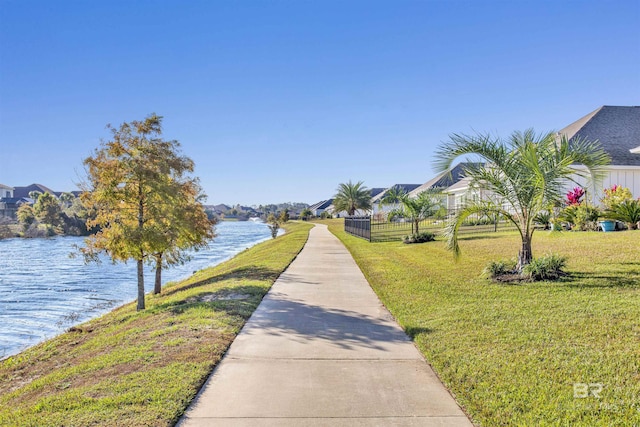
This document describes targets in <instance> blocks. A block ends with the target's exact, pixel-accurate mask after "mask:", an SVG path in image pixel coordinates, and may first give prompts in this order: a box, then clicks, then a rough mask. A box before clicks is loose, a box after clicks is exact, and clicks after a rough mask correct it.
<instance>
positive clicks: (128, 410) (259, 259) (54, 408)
mask: <svg viewBox="0 0 640 427" xmlns="http://www.w3.org/2000/svg"><path fill="white" fill-rule="evenodd" d="M309 228H310V225H308V224H302V223H293V224H289V225H287V226H286V229H287V234H285V235H284V236H281V237H279V238H278V239H275V240H269V241H267V242H264V243H261V244H259V245H257V246H255V247H253V248H251V249H248V250H246V251H244V252H242V253H241V254H239V255H238V256H236V257H235V258H233V259H232V260H230V261H227V262H225V263H223V264H221V265H219V266H217V267H213V268H210V269H206V270H202V271H200V272H198V273H196V274H195V275H194V276H192V277H191V278H189V279H188V280H185V281H183V282H180V283H177V284H171V285H169V286H167V287H166V288H164V289H163V293H162V295H160V296H148V297H147V307H148V308H147V310H145V311H143V312H136V310H135V304H133V303H132V304H127V305H125V306H123V307H121V308H119V309H117V310H115V311H113V312H111V313H109V314H107V315H105V316H102V317H100V318H98V319H95V320H93V321H90V322H87V323H84V324H82V325H80V326H78V327H75V328H72V330H71V331H69V332H67V333H64V334H62V335H60V336H58V337H56V338H54V339H51V340H49V341H46V342H44V343H42V344H40V345H37V346H35V347H33V348H30V349H28V350H26V351H24V352H23V353H21V354H19V355H16V356H14V357H10V358H8V359H6V360H5V361H3V362H0V425H3V426H4V425H10V426H62V425H64V426H89V425H92V426H97V425H104V426H113V425H118V426H163V425H173V423H174V422H175V421H176V420H177V419H178V417H180V415H181V414H182V413H183V411H184V410H185V408H186V407H187V405H188V404H189V402H190V401H191V400H192V399H193V397H194V396H195V395H196V393H197V392H198V390H199V388H200V386H201V385H202V384H203V382H204V381H205V380H206V378H207V376H208V375H209V373H210V372H211V370H212V369H213V367H214V366H215V365H216V364H217V363H218V361H219V360H220V359H221V357H222V355H223V354H224V353H225V351H226V349H227V347H228V346H229V344H230V343H231V342H232V341H233V339H234V337H235V336H236V335H237V333H238V332H239V331H240V329H241V328H242V326H243V325H244V323H245V321H246V320H247V319H248V318H249V316H250V315H251V313H252V312H253V311H254V310H255V308H256V307H257V305H258V304H259V303H260V301H261V300H262V297H263V295H264V294H265V293H266V292H267V291H268V289H269V287H270V286H271V285H272V283H273V282H274V281H275V279H276V278H277V277H278V276H279V275H280V273H281V272H282V271H283V270H284V269H285V268H286V267H287V266H288V265H289V264H290V263H291V261H292V260H293V259H294V258H295V256H296V255H297V254H298V252H299V251H300V250H301V249H302V247H303V245H304V243H305V242H306V239H307V236H308V230H309Z"/></svg>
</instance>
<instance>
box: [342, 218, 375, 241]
mask: <svg viewBox="0 0 640 427" xmlns="http://www.w3.org/2000/svg"><path fill="white" fill-rule="evenodd" d="M344 231H346V232H347V233H349V234H351V235H353V236H358V237H362V238H363V239H367V240H368V241H371V217H370V216H349V217H346V218H345V219H344Z"/></svg>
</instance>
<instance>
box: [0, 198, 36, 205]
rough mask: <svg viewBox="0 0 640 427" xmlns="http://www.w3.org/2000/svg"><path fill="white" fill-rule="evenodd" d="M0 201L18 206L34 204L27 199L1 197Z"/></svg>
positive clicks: (31, 200)
mask: <svg viewBox="0 0 640 427" xmlns="http://www.w3.org/2000/svg"><path fill="white" fill-rule="evenodd" d="M0 200H2V202H3V203H6V204H8V205H19V204H22V203H29V204H30V205H32V204H33V203H34V201H33V199H31V198H29V197H3V198H0Z"/></svg>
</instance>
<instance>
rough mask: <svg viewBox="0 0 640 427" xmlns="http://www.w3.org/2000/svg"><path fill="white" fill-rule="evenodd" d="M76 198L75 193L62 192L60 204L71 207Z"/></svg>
mask: <svg viewBox="0 0 640 427" xmlns="http://www.w3.org/2000/svg"><path fill="white" fill-rule="evenodd" d="M75 200H76V196H75V195H74V194H73V193H62V194H60V204H62V205H63V207H64V208H65V209H66V208H68V207H70V206H71V205H72V204H73V202H74V201H75Z"/></svg>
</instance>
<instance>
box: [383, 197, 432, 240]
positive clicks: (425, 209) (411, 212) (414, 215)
mask: <svg viewBox="0 0 640 427" xmlns="http://www.w3.org/2000/svg"><path fill="white" fill-rule="evenodd" d="M436 194H437V193H435V192H434V191H422V192H421V193H420V194H418V196H417V197H416V198H411V197H409V195H408V194H403V195H401V196H400V197H399V201H400V203H402V207H401V208H399V209H394V210H393V211H391V212H390V213H389V220H392V219H393V218H394V217H397V216H400V217H403V218H409V220H410V221H411V232H412V233H413V234H418V233H419V232H420V231H419V226H420V221H423V220H425V219H427V218H429V217H430V216H432V215H434V214H435V213H436V212H437V211H438V210H439V209H440V207H441V203H440V199H439V198H438V197H437V196H436Z"/></svg>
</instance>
